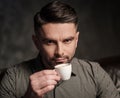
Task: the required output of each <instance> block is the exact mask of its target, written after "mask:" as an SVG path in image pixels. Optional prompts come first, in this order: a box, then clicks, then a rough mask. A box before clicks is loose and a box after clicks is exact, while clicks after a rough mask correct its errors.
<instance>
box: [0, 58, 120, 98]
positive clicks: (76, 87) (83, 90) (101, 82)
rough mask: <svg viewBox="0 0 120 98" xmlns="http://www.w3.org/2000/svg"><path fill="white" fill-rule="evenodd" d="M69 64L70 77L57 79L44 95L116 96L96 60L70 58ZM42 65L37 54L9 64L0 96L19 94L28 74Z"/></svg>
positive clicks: (63, 97)
mask: <svg viewBox="0 0 120 98" xmlns="http://www.w3.org/2000/svg"><path fill="white" fill-rule="evenodd" d="M71 64H72V74H71V78H70V79H69V80H65V81H62V80H61V81H60V82H59V83H58V85H57V86H56V88H55V89H54V90H52V91H50V92H48V93H47V94H45V96H44V98H54V97H55V98H120V96H119V93H118V91H117V89H116V87H115V86H114V84H113V82H112V80H111V78H110V77H109V75H108V74H107V73H106V72H105V71H104V70H103V69H102V68H101V67H100V66H99V64H98V63H96V62H91V61H86V60H81V59H77V58H73V60H72V61H71ZM44 69H45V67H44V66H42V64H41V63H40V60H39V59H38V58H37V59H33V60H30V61H26V62H23V63H21V64H18V65H15V66H13V67H11V68H9V69H8V70H7V72H6V73H5V76H4V77H3V79H2V81H1V84H0V98H22V97H23V96H24V94H25V92H26V91H27V87H28V84H29V76H30V75H31V74H33V73H34V72H37V71H40V70H44Z"/></svg>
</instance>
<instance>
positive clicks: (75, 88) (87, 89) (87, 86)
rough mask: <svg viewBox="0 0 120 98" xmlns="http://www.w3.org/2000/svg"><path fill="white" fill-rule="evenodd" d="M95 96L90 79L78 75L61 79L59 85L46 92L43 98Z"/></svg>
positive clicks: (94, 88) (87, 97)
mask: <svg viewBox="0 0 120 98" xmlns="http://www.w3.org/2000/svg"><path fill="white" fill-rule="evenodd" d="M54 97H55V98H96V87H95V85H94V83H93V82H92V81H90V80H88V81H87V80H86V79H84V78H83V79H81V78H80V77H78V76H75V77H71V79H70V80H68V81H63V82H61V83H60V85H59V86H56V88H55V89H54V90H53V91H51V92H49V93H47V94H46V95H45V97H44V98H54Z"/></svg>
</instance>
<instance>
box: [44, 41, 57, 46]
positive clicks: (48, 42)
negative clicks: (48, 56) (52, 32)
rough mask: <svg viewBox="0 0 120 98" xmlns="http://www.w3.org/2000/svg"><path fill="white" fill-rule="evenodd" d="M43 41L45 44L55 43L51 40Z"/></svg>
mask: <svg viewBox="0 0 120 98" xmlns="http://www.w3.org/2000/svg"><path fill="white" fill-rule="evenodd" d="M44 43H45V44H47V45H52V44H55V42H54V41H53V40H45V41H44Z"/></svg>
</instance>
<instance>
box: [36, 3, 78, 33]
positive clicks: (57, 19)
mask: <svg viewBox="0 0 120 98" xmlns="http://www.w3.org/2000/svg"><path fill="white" fill-rule="evenodd" d="M47 23H74V24H75V25H76V26H77V25H78V17H77V13H76V11H75V10H74V8H72V7H71V6H70V5H68V4H66V3H63V2H61V1H52V2H50V3H48V4H47V5H45V6H44V7H43V8H42V9H41V10H40V11H39V12H37V13H36V14H35V16H34V30H35V32H37V31H38V29H39V28H41V26H42V25H44V24H47Z"/></svg>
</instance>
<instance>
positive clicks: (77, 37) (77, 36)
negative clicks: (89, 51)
mask: <svg viewBox="0 0 120 98" xmlns="http://www.w3.org/2000/svg"><path fill="white" fill-rule="evenodd" d="M79 33H80V32H77V33H76V47H77V43H78V39H79Z"/></svg>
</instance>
